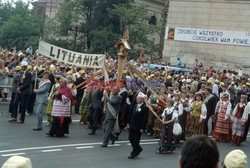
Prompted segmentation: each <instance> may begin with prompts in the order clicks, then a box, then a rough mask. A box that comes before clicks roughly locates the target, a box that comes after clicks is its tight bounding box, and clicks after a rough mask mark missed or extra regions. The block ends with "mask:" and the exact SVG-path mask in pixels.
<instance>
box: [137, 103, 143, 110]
mask: <svg viewBox="0 0 250 168" xmlns="http://www.w3.org/2000/svg"><path fill="white" fill-rule="evenodd" d="M142 104H143V103H141V104H137V106H136V111H141V105H142Z"/></svg>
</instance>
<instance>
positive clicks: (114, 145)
mask: <svg viewBox="0 0 250 168" xmlns="http://www.w3.org/2000/svg"><path fill="white" fill-rule="evenodd" d="M116 146H121V145H120V144H113V145H109V147H116Z"/></svg>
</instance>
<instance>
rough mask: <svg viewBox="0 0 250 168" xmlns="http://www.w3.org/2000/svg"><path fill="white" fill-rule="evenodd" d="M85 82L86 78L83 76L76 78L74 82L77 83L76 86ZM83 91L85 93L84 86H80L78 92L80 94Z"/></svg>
mask: <svg viewBox="0 0 250 168" xmlns="http://www.w3.org/2000/svg"><path fill="white" fill-rule="evenodd" d="M83 82H84V78H83V77H82V76H81V77H79V78H77V79H76V81H75V83H74V84H75V86H77V85H79V84H81V83H83ZM83 93H84V89H83V88H82V87H80V88H78V89H77V94H78V95H80V94H82V95H83Z"/></svg>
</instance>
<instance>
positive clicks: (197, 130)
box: [186, 93, 207, 139]
mask: <svg viewBox="0 0 250 168" xmlns="http://www.w3.org/2000/svg"><path fill="white" fill-rule="evenodd" d="M198 94H199V95H200V96H201V97H202V94H201V93H196V95H198ZM190 108H191V112H190V114H189V115H188V118H187V127H186V139H189V138H191V137H192V136H193V135H201V134H203V133H204V120H205V119H206V117H207V108H206V105H205V104H204V102H203V101H202V100H200V101H198V100H196V101H194V102H193V103H192V105H191V107H190Z"/></svg>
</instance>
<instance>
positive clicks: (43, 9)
mask: <svg viewBox="0 0 250 168" xmlns="http://www.w3.org/2000/svg"><path fill="white" fill-rule="evenodd" d="M60 2H63V0H36V1H34V2H32V5H33V6H34V10H35V12H36V13H37V15H39V16H46V17H48V18H53V17H54V16H55V15H56V13H57V11H58V8H59V4H60Z"/></svg>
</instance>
